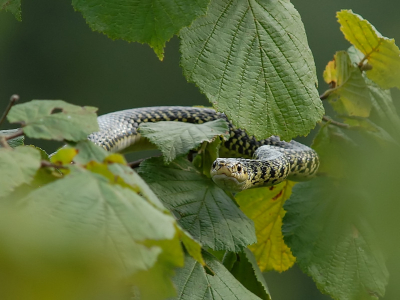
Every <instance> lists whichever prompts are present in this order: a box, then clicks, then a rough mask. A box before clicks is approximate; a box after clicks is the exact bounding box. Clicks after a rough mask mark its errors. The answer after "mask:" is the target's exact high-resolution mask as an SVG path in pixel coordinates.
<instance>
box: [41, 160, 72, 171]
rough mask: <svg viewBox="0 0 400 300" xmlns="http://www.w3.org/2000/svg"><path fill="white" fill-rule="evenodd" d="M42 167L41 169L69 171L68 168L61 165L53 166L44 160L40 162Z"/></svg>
mask: <svg viewBox="0 0 400 300" xmlns="http://www.w3.org/2000/svg"><path fill="white" fill-rule="evenodd" d="M40 167H41V168H56V169H68V168H67V167H66V166H60V165H56V164H53V163H51V162H49V161H47V160H42V161H41V162H40Z"/></svg>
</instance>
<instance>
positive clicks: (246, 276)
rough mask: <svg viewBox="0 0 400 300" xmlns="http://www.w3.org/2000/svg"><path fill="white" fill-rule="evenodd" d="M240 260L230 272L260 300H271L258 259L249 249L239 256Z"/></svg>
mask: <svg viewBox="0 0 400 300" xmlns="http://www.w3.org/2000/svg"><path fill="white" fill-rule="evenodd" d="M237 255H238V260H236V262H235V263H234V265H233V268H232V269H231V270H230V272H231V274H232V275H233V276H235V278H236V279H237V280H238V281H239V282H240V283H241V284H243V286H244V287H245V288H246V289H248V290H249V291H250V292H252V293H254V294H255V295H257V296H258V297H260V299H265V300H270V299H271V296H270V293H269V290H268V287H267V283H266V282H265V279H264V276H263V275H262V273H261V270H260V269H259V268H258V266H257V262H256V259H255V257H254V255H253V253H252V252H251V251H250V250H249V249H244V251H243V252H240V253H238V254H237Z"/></svg>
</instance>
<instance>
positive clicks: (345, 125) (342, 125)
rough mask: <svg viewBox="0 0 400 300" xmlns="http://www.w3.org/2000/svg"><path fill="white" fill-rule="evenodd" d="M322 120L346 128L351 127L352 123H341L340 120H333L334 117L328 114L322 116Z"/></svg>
mask: <svg viewBox="0 0 400 300" xmlns="http://www.w3.org/2000/svg"><path fill="white" fill-rule="evenodd" d="M322 121H324V122H328V123H329V124H332V125H335V126H338V127H340V128H346V129H348V128H350V125H348V124H345V123H340V122H337V121H334V120H332V119H331V118H330V117H328V116H323V117H322Z"/></svg>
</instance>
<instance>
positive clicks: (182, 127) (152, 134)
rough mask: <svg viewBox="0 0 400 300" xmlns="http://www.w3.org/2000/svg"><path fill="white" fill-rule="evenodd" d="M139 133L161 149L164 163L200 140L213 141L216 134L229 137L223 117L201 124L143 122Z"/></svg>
mask: <svg viewBox="0 0 400 300" xmlns="http://www.w3.org/2000/svg"><path fill="white" fill-rule="evenodd" d="M140 133H141V134H142V135H143V136H144V137H146V138H148V139H149V140H150V142H152V143H153V144H155V145H156V146H157V147H158V149H160V150H161V152H162V153H163V157H164V161H165V162H166V163H170V162H171V161H173V160H174V159H175V158H176V157H178V156H181V155H183V154H187V153H188V152H189V151H190V150H192V149H195V148H197V147H198V146H199V145H200V144H201V143H202V142H211V141H213V140H214V139H215V138H216V137H217V136H223V137H224V138H225V140H227V139H228V138H229V133H228V124H227V123H226V121H225V120H223V119H219V120H214V121H211V122H206V123H203V124H191V123H183V122H172V121H165V122H156V123H144V124H141V125H140ZM166 133H168V134H166Z"/></svg>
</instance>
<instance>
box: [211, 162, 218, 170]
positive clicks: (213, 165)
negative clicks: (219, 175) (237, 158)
mask: <svg viewBox="0 0 400 300" xmlns="http://www.w3.org/2000/svg"><path fill="white" fill-rule="evenodd" d="M216 166H217V162H216V161H214V162H213V164H212V167H213V169H215V167H216Z"/></svg>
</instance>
